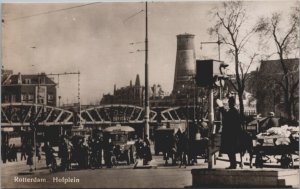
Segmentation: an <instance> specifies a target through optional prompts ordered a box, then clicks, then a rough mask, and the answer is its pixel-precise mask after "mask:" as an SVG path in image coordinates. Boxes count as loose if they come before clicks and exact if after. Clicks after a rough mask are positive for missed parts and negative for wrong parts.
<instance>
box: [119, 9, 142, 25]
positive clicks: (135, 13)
mask: <svg viewBox="0 0 300 189" xmlns="http://www.w3.org/2000/svg"><path fill="white" fill-rule="evenodd" d="M143 11H144V10H140V11H139V12H136V13H134V14H133V15H131V16H129V17H127V18H126V19H125V20H123V23H125V22H127V21H128V20H129V19H131V18H132V17H135V16H136V15H138V14H140V13H141V12H143Z"/></svg>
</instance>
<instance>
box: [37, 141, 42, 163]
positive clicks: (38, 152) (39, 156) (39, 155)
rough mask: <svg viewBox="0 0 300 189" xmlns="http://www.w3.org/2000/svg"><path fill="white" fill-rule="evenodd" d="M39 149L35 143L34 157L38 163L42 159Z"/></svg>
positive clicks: (38, 145)
mask: <svg viewBox="0 0 300 189" xmlns="http://www.w3.org/2000/svg"><path fill="white" fill-rule="evenodd" d="M40 147H41V145H40V144H38V143H37V144H36V147H35V152H36V154H35V155H36V157H37V158H38V162H40V161H41V159H42V156H41V150H40Z"/></svg>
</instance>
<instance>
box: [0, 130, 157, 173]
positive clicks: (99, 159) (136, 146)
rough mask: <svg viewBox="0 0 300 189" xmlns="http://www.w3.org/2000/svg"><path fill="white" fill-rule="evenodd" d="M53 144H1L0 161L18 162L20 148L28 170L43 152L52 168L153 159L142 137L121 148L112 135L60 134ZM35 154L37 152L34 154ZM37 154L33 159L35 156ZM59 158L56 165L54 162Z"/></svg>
mask: <svg viewBox="0 0 300 189" xmlns="http://www.w3.org/2000/svg"><path fill="white" fill-rule="evenodd" d="M55 146H57V147H58V148H57V147H54V146H53V145H52V144H51V143H50V142H49V141H45V142H43V144H42V145H41V144H40V143H37V144H36V147H35V148H34V145H32V142H30V141H27V142H26V143H23V144H22V145H21V147H20V148H16V147H15V145H14V144H11V145H9V146H8V145H7V146H5V147H3V146H2V148H1V149H2V153H1V155H2V161H3V163H6V161H18V160H17V152H18V151H20V154H21V161H23V160H26V164H27V165H28V166H29V171H33V166H34V164H35V162H34V161H35V160H37V162H39V161H40V160H41V159H42V155H43V156H44V157H45V162H46V166H47V168H50V170H51V171H58V170H61V171H67V170H69V169H71V168H74V167H77V168H78V169H88V168H91V169H95V168H96V169H97V168H102V167H103V166H105V167H107V168H111V167H113V166H115V165H117V164H118V162H120V161H125V162H126V163H127V164H133V163H136V159H142V160H143V164H144V165H147V164H148V163H149V161H151V160H152V155H151V150H150V142H149V140H148V138H147V136H146V137H145V139H144V140H142V139H141V138H138V139H136V140H135V142H134V143H132V145H128V147H127V148H126V149H123V147H121V145H117V144H115V143H114V142H113V141H112V139H111V138H105V137H104V136H103V133H97V134H93V135H91V136H89V137H88V138H87V139H86V138H85V137H84V136H79V135H75V136H72V137H70V136H66V135H63V136H61V137H60V140H59V141H58V145H57V144H56V145H55ZM34 153H36V154H34ZM35 155H36V159H34V158H35ZM58 160H60V161H59V162H60V163H59V165H58V163H57V161H58Z"/></svg>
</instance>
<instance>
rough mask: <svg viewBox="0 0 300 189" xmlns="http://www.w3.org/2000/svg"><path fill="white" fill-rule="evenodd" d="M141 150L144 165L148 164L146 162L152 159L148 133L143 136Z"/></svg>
mask: <svg viewBox="0 0 300 189" xmlns="http://www.w3.org/2000/svg"><path fill="white" fill-rule="evenodd" d="M143 152H144V165H148V162H149V161H151V160H152V154H151V148H150V141H149V139H148V135H145V138H144V146H143Z"/></svg>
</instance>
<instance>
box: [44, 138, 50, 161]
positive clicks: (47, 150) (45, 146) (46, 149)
mask: <svg viewBox="0 0 300 189" xmlns="http://www.w3.org/2000/svg"><path fill="white" fill-rule="evenodd" d="M51 149H52V147H51V146H50V144H49V142H45V144H44V152H45V156H46V166H47V167H49V165H50V164H51V153H52V152H51Z"/></svg>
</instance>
